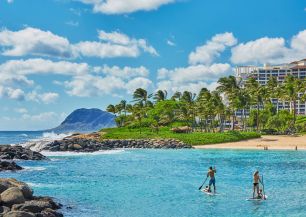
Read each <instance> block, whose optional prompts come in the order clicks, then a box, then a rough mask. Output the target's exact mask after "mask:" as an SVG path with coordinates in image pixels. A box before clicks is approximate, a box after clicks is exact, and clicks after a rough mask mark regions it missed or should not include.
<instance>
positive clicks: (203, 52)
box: [189, 32, 237, 65]
mask: <svg viewBox="0 0 306 217" xmlns="http://www.w3.org/2000/svg"><path fill="white" fill-rule="evenodd" d="M236 43H237V39H236V38H235V37H234V35H233V33H231V32H225V33H221V34H217V35H215V36H213V37H212V38H211V39H210V40H209V41H207V42H206V43H205V44H204V45H202V46H199V47H196V50H195V51H193V52H191V53H190V54H189V64H192V65H196V64H205V65H206V64H211V63H212V62H213V61H214V60H215V59H216V58H217V57H219V56H220V53H222V52H223V51H224V50H225V49H226V47H231V46H233V45H235V44H236Z"/></svg>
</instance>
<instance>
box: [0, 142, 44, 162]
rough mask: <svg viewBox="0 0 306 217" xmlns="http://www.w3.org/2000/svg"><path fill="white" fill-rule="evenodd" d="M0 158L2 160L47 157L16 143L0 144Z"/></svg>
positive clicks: (42, 158) (40, 158) (41, 158)
mask: <svg viewBox="0 0 306 217" xmlns="http://www.w3.org/2000/svg"><path fill="white" fill-rule="evenodd" d="M0 159H3V160H14V159H18V160H47V159H48V158H47V157H46V156H44V155H42V154H40V153H39V152H35V151H31V150H30V149H28V148H23V147H22V146H18V145H16V146H15V145H14V146H12V145H1V146H0Z"/></svg>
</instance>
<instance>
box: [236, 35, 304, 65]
mask: <svg viewBox="0 0 306 217" xmlns="http://www.w3.org/2000/svg"><path fill="white" fill-rule="evenodd" d="M305 56H306V30H303V31H300V32H299V33H298V34H297V35H294V36H293V37H292V38H291V40H290V41H289V45H286V40H285V39H284V38H268V37H264V38H259V39H256V40H254V41H248V42H246V43H241V44H239V45H237V46H236V47H233V48H232V56H231V61H232V62H233V63H235V64H263V63H272V64H281V63H289V62H291V61H294V60H299V59H302V58H305Z"/></svg>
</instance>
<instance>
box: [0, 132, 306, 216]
mask: <svg viewBox="0 0 306 217" xmlns="http://www.w3.org/2000/svg"><path fill="white" fill-rule="evenodd" d="M23 134H24V135H23ZM0 135H1V137H0V138H1V140H0V143H2V144H5V143H23V142H27V141H28V140H30V139H39V138H41V137H44V139H45V138H46V137H47V135H46V134H44V135H43V133H42V132H40V133H38V132H14V133H13V132H9V133H6V132H1V133H0ZM25 135H27V136H25ZM49 136H51V137H54V135H52V134H50V135H49ZM13 137H14V138H13ZM24 137H27V138H28V139H25V138H24ZM49 155H50V158H51V161H41V162H39V161H37V162H34V161H19V162H18V163H19V164H20V165H21V166H23V167H25V168H26V169H25V170H24V171H22V172H3V173H1V177H14V178H17V179H19V180H22V181H25V182H27V183H29V184H30V185H31V186H32V188H33V189H34V191H35V194H36V195H49V196H52V197H55V198H56V199H57V200H58V201H59V202H61V203H62V204H64V208H63V210H62V212H63V213H64V215H65V216H69V217H104V216H105V217H114V216H120V217H141V216H152V217H153V216H160V217H187V216H188V217H197V216H237V217H245V216H273V217H274V216H301V217H302V216H306V200H305V198H306V185H305V182H306V172H305V169H306V152H305V151H250V150H247V151H246V150H224V151H223V150H113V151H105V152H97V153H92V154H72V153H49ZM211 165H212V166H216V169H217V174H216V185H217V191H218V193H219V194H218V195H216V196H208V195H206V194H204V193H202V192H201V191H199V190H198V188H199V186H200V185H201V184H202V182H203V180H204V179H205V174H206V172H207V168H208V167H209V166H211ZM256 169H258V170H259V171H260V174H263V176H264V184H265V193H266V194H267V195H268V200H266V201H261V202H256V201H246V199H247V198H249V197H251V196H252V174H253V172H254V171H255V170H256Z"/></svg>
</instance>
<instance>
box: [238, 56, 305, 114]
mask: <svg viewBox="0 0 306 217" xmlns="http://www.w3.org/2000/svg"><path fill="white" fill-rule="evenodd" d="M289 74H291V75H293V76H295V77H297V78H300V79H305V78H306V59H303V60H300V61H294V62H292V63H289V64H283V65H269V64H265V65H263V66H261V67H256V66H238V67H236V78H237V80H238V81H239V82H240V84H241V85H242V86H243V85H244V84H245V81H246V80H247V79H248V78H249V77H250V76H252V77H254V78H255V79H256V80H257V81H258V82H259V83H260V84H261V85H266V84H267V82H268V80H269V78H270V77H271V76H275V77H276V78H277V80H278V82H283V81H284V79H285V77H286V75H289ZM273 104H274V105H275V106H276V108H277V109H290V105H289V103H288V102H283V101H280V100H278V99H273ZM305 109H306V103H305V102H301V101H298V102H297V104H296V114H298V115H306V110H305ZM243 112H245V111H239V112H238V113H240V114H237V115H238V116H239V115H242V114H243ZM246 115H247V114H246Z"/></svg>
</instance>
